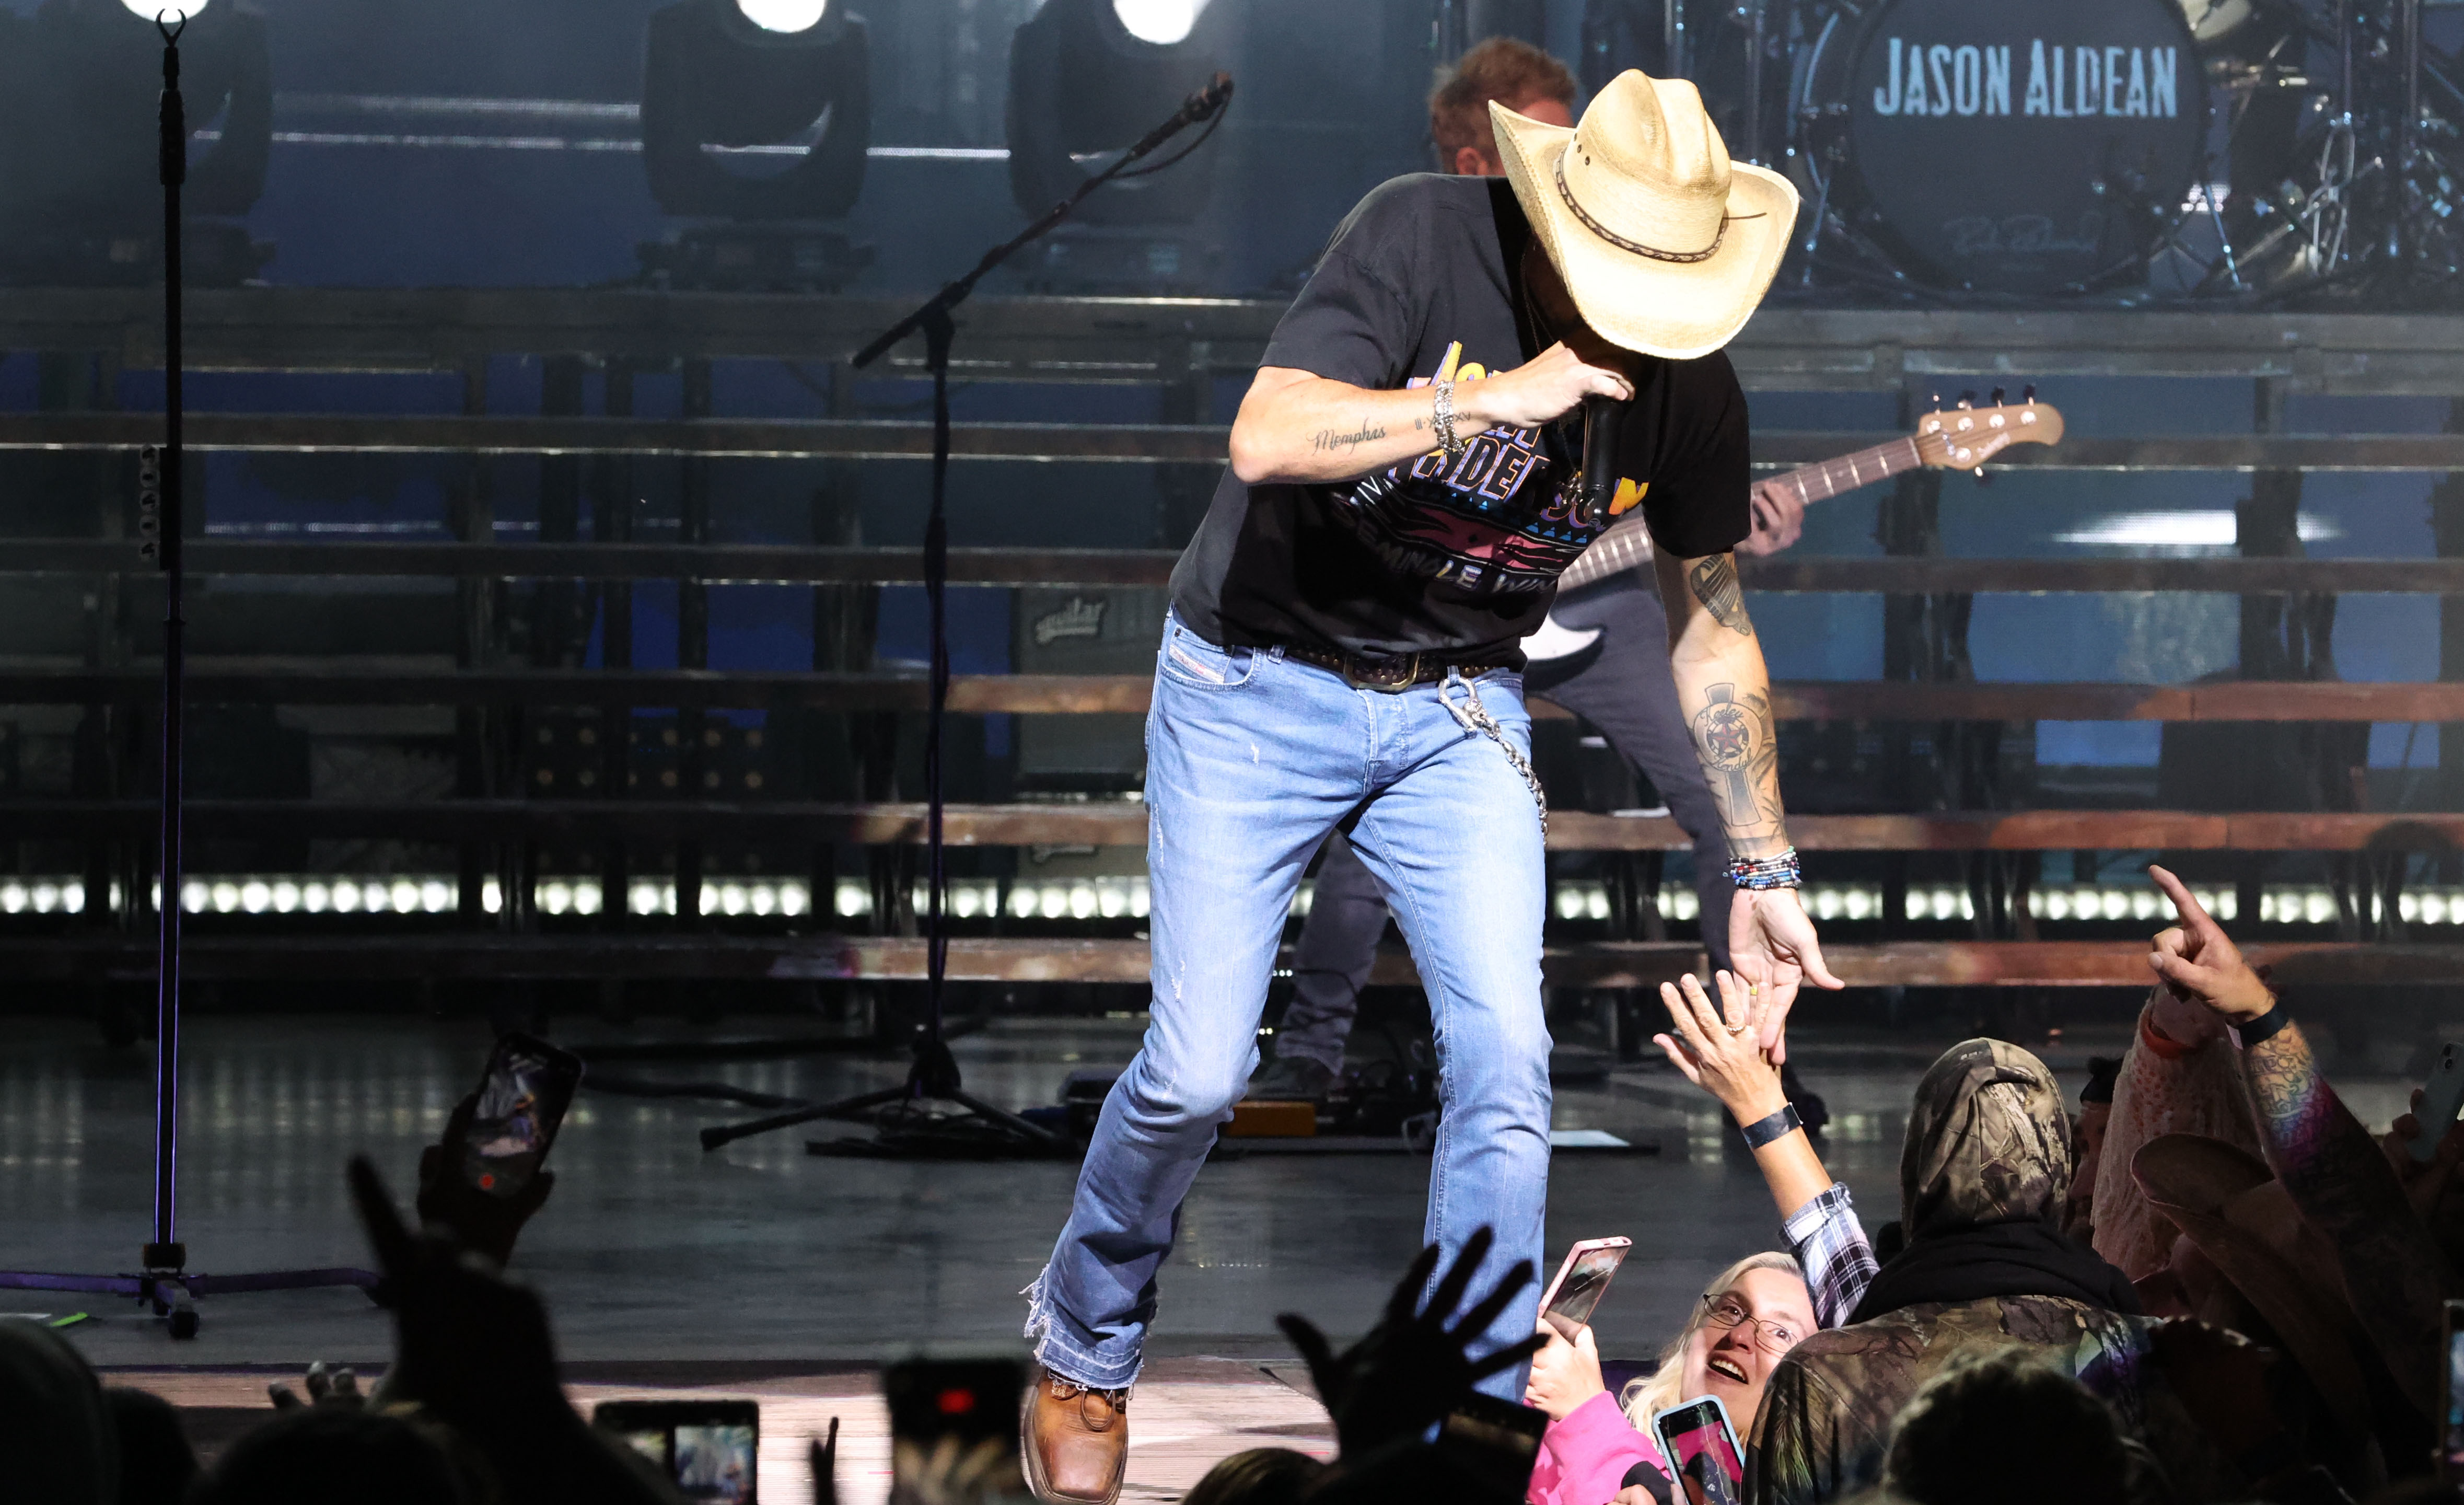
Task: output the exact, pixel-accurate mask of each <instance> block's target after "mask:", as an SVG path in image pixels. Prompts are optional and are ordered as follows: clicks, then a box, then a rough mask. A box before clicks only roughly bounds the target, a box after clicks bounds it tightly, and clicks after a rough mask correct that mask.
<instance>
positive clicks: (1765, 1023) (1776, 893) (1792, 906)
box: [1728, 888, 1847, 1065]
mask: <svg viewBox="0 0 2464 1505" xmlns="http://www.w3.org/2000/svg"><path fill="white" fill-rule="evenodd" d="M1728 962H1729V964H1730V965H1731V966H1733V967H1734V968H1736V971H1737V975H1738V976H1739V977H1741V978H1743V979H1744V980H1745V982H1746V984H1747V985H1748V987H1749V989H1750V990H1751V991H1753V992H1756V993H1759V994H1761V995H1763V996H1764V997H1767V998H1768V999H1769V1001H1770V1002H1769V1005H1768V1007H1767V1010H1766V1012H1765V1013H1764V1016H1763V1019H1762V1024H1761V1028H1760V1029H1759V1030H1758V1031H1757V1034H1756V1038H1757V1039H1758V1040H1759V1041H1760V1043H1761V1045H1762V1048H1763V1049H1764V1050H1765V1051H1769V1052H1771V1063H1772V1064H1773V1065H1777V1064H1779V1063H1780V1062H1782V1061H1785V1060H1787V1059H1788V1037H1787V1034H1786V1033H1785V1030H1786V1027H1787V1025H1788V1011H1789V1008H1790V1007H1791V1006H1793V1004H1795V1002H1796V990H1797V987H1798V986H1799V985H1801V984H1804V983H1806V982H1811V983H1813V984H1814V985H1815V986H1816V987H1827V988H1840V987H1846V986H1847V984H1845V983H1843V982H1841V981H1839V979H1837V978H1836V977H1834V976H1832V975H1831V968H1830V967H1828V966H1826V965H1825V964H1823V961H1822V942H1821V940H1820V938H1818V937H1816V936H1815V933H1814V920H1813V919H1812V918H1810V917H1808V916H1807V914H1806V913H1805V904H1804V902H1803V900H1801V899H1800V898H1799V897H1798V896H1797V892H1796V890H1794V889H1791V888H1779V889H1739V890H1737V898H1736V902H1735V903H1733V904H1730V905H1729V906H1728Z"/></svg>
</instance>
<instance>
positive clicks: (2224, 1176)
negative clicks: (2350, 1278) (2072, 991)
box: [2130, 1134, 2367, 1429]
mask: <svg viewBox="0 0 2464 1505" xmlns="http://www.w3.org/2000/svg"><path fill="white" fill-rule="evenodd" d="M2130 1177H2131V1179H2132V1180H2133V1181H2135V1182H2137V1183H2138V1184H2139V1189H2140V1190H2141V1191H2142V1192H2144V1193H2145V1195H2146V1197H2147V1200H2148V1202H2149V1203H2150V1204H2151V1205H2153V1206H2155V1208H2156V1209H2157V1210H2158V1211H2160V1212H2162V1213H2164V1214H2165V1216H2167V1218H2170V1219H2171V1220H2172V1221H2173V1224H2174V1226H2175V1227H2177V1228H2180V1229H2181V1230H2182V1231H2183V1233H2185V1234H2186V1235H2188V1236H2189V1240H2190V1242H2191V1243H2192V1244H2194V1245H2196V1246H2197V1247H2198V1250H2199V1252H2200V1253H2202V1254H2205V1255H2206V1256H2207V1257H2208V1260H2209V1262H2210V1263H2211V1264H2213V1265H2214V1266H2215V1267H2216V1269H2217V1270H2219V1271H2221V1272H2223V1273H2224V1276H2225V1278H2226V1279H2227V1280H2230V1281H2232V1282H2233V1289H2234V1290H2236V1291H2239V1292H2240V1293H2241V1294H2242V1295H2243V1297H2244V1298H2246V1299H2247V1300H2248V1301H2249V1302H2250V1304H2251V1305H2252V1306H2254V1307H2256V1308H2257V1309H2258V1315H2259V1316H2260V1317H2265V1318H2266V1319H2267V1324H2268V1325H2269V1326H2270V1327H2273V1328H2274V1329H2276V1334H2277V1337H2278V1338H2280V1339H2283V1340H2284V1346H2285V1347H2287V1348H2290V1349H2291V1350H2293V1357H2294V1358H2295V1359H2296V1360H2298V1361H2299V1362H2300V1364H2301V1367H2302V1368H2303V1369H2304V1370H2306V1371H2307V1372H2308V1373H2309V1376H2310V1383H2312V1384H2313V1385H2314V1386H2315V1387H2317V1389H2318V1391H2319V1394H2320V1396H2321V1399H2323V1400H2324V1401H2326V1403H2327V1405H2328V1407H2329V1409H2331V1410H2333V1411H2334V1412H2335V1414H2336V1418H2337V1420H2338V1421H2340V1422H2342V1423H2343V1424H2344V1426H2345V1427H2346V1428H2354V1429H2360V1428H2365V1427H2366V1423H2367V1418H2366V1417H2365V1416H2364V1415H2363V1413H2362V1397H2363V1395H2364V1394H2365V1387H2364V1383H2363V1380H2362V1373H2361V1368H2360V1366H2359V1365H2358V1364H2356V1363H2355V1362H2354V1360H2353V1348H2352V1339H2351V1336H2350V1335H2351V1333H2352V1332H2353V1329H2354V1327H2355V1325H2356V1324H2355V1322H2354V1319H2353V1315H2352V1309H2351V1307H2350V1306H2349V1305H2348V1304H2347V1303H2346V1299H2345V1296H2344V1294H2343V1291H2344V1285H2343V1274H2342V1273H2340V1272H2339V1270H2338V1269H2337V1265H2336V1256H2335V1251H2334V1250H2332V1249H2330V1248H2328V1247H2327V1246H2326V1244H2325V1241H2324V1240H2323V1239H2322V1238H2321V1237H2320V1235H2319V1234H2317V1233H2316V1232H2315V1231H2313V1230H2312V1228H2310V1226H2309V1224H2308V1223H2306V1222H2304V1221H2303V1220H2302V1217H2301V1214H2300V1211H2299V1209H2298V1208H2296V1207H2295V1206H2293V1199H2292V1196H2291V1195H2290V1194H2289V1193H2288V1192H2286V1191H2285V1189H2284V1187H2283V1185H2282V1184H2280V1183H2278V1182H2277V1179H2276V1173H2275V1172H2274V1171H2271V1170H2269V1169H2268V1168H2267V1162H2265V1161H2262V1160H2260V1159H2259V1158H2258V1157H2257V1156H2255V1155H2253V1154H2252V1153H2250V1151H2248V1150H2245V1149H2243V1148H2242V1147H2241V1146H2239V1145H2237V1144H2228V1143H2226V1142H2225V1141H2224V1140H2211V1139H2209V1138H2208V1137H2207V1136H2205V1135H2201V1134H2167V1135H2160V1136H2159V1137H2157V1138H2155V1139H2152V1140H2148V1141H2147V1142H2146V1143H2145V1144H2144V1145H2142V1146H2140V1150H2139V1153H2138V1154H2137V1155H2135V1156H2133V1157H2131V1161H2130Z"/></svg>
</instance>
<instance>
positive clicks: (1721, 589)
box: [1685, 554, 1754, 637]
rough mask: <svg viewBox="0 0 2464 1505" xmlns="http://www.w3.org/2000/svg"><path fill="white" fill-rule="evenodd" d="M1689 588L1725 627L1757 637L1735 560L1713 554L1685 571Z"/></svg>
mask: <svg viewBox="0 0 2464 1505" xmlns="http://www.w3.org/2000/svg"><path fill="white" fill-rule="evenodd" d="M1685 585H1686V587H1687V588H1688V589H1690V590H1692V591H1693V592H1694V599H1695V600H1697V601H1700V602H1701V603H1703V609H1704V610H1705V611H1708V612H1710V613H1711V616H1712V619H1713V620H1714V621H1716V622H1718V623H1719V624H1720V625H1721V626H1722V627H1725V628H1727V630H1728V631H1731V632H1735V633H1738V634H1739V635H1741V636H1744V637H1751V636H1753V635H1754V624H1753V622H1752V620H1751V619H1749V617H1748V616H1747V615H1746V593H1745V591H1744V590H1743V589H1741V588H1740V587H1738V585H1737V562H1736V560H1735V559H1733V558H1732V557H1730V556H1729V555H1727V554H1714V555H1712V556H1711V557H1710V558H1708V559H1706V560H1704V561H1703V562H1702V563H1700V564H1696V565H1695V566H1694V567H1693V568H1692V569H1690V570H1687V571H1686V572H1685Z"/></svg>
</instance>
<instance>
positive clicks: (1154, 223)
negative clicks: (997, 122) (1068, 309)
mask: <svg viewBox="0 0 2464 1505" xmlns="http://www.w3.org/2000/svg"><path fill="white" fill-rule="evenodd" d="M1230 9H1231V8H1230V7H1222V8H1220V9H1219V8H1216V7H1213V6H1209V5H1206V4H1204V3H1202V0H1046V3H1045V6H1044V8H1043V9H1042V10H1041V11H1037V12H1036V13H1035V14H1034V15H1033V16H1032V17H1031V18H1029V19H1028V20H1027V21H1026V22H1025V24H1023V25H1022V26H1021V27H1020V28H1019V29H1018V31H1017V33H1016V34H1015V35H1013V36H1012V37H1011V39H1010V52H1009V183H1010V196H1011V197H1012V198H1013V199H1015V200H1016V201H1017V203H1018V207H1019V209H1020V210H1022V211H1023V212H1024V213H1027V214H1030V215H1034V214H1042V213H1043V212H1044V211H1045V210H1048V209H1050V208H1051V207H1052V206H1053V205H1054V204H1056V203H1058V202H1060V201H1061V200H1062V199H1065V198H1067V197H1068V196H1069V195H1070V194H1071V193H1073V192H1075V191H1076V190H1077V188H1078V187H1079V185H1081V184H1083V183H1085V182H1086V181H1087V179H1088V177H1089V175H1091V174H1092V173H1095V172H1100V171H1102V170H1103V169H1104V168H1105V167H1106V166H1110V165H1111V163H1112V162H1113V161H1114V160H1115V159H1116V158H1117V157H1118V156H1119V154H1120V153H1121V152H1122V151H1123V150H1124V149H1126V148H1127V147H1128V146H1129V145H1130V144H1131V143H1133V142H1135V141H1136V140H1137V139H1138V138H1140V137H1141V136H1144V135H1145V134H1146V133H1147V132H1148V131H1150V130H1153V129H1154V128H1155V126H1157V125H1159V124H1161V123H1162V122H1164V121H1165V120H1166V119H1168V118H1169V117H1170V116H1171V115H1172V113H1173V112H1174V111H1175V110H1177V109H1178V108H1180V105H1181V102H1182V101H1183V100H1186V99H1188V98H1189V96H1191V95H1192V94H1195V93H1197V92H1198V91H1199V89H1201V88H1203V87H1204V86H1205V85H1206V83H1207V81H1208V80H1209V79H1210V78H1212V77H1214V75H1215V73H1216V71H1217V69H1218V67H1219V66H1220V64H1219V58H1220V56H1221V53H1222V52H1223V50H1224V48H1223V43H1224V34H1223V27H1222V24H1221V23H1220V22H1214V21H1209V20H1208V19H1207V17H1208V16H1210V15H1214V16H1220V15H1221V14H1222V13H1223V12H1224V11H1229V10H1230ZM1205 128H1206V127H1203V126H1201V127H1199V129H1201V130H1203V129H1205ZM1197 139H1198V138H1197V137H1196V136H1195V135H1191V136H1185V137H1182V138H1180V139H1178V140H1176V141H1174V142H1171V143H1169V144H1166V145H1165V146H1164V147H1163V148H1162V149H1161V150H1160V151H1159V152H1158V153H1157V154H1156V157H1155V159H1153V161H1154V163H1155V164H1161V163H1165V162H1170V161H1171V160H1172V159H1173V157H1174V156H1175V155H1176V154H1177V153H1179V152H1181V151H1183V150H1186V149H1189V148H1190V147H1191V146H1192V145H1193V144H1194V143H1195V142H1196V141H1197ZM1220 155H1221V151H1220V149H1219V148H1218V147H1216V146H1213V145H1206V146H1199V147H1197V148H1196V149H1195V150H1194V151H1192V152H1191V155H1190V157H1189V160H1188V161H1186V162H1179V163H1177V164H1174V165H1173V166H1165V167H1162V168H1161V170H1158V171H1155V172H1153V173H1149V174H1147V175H1145V176H1128V177H1123V178H1120V179H1116V180H1114V181H1113V182H1112V183H1111V184H1110V185H1108V186H1107V187H1106V188H1104V189H1103V190H1102V191H1101V192H1099V193H1096V194H1095V195H1094V196H1092V197H1091V198H1089V199H1088V200H1087V202H1085V203H1084V204H1082V205H1080V206H1079V207H1078V210H1077V212H1076V214H1075V215H1074V216H1072V218H1071V220H1070V222H1069V223H1067V224H1065V225H1063V226H1062V227H1061V229H1060V230H1059V231H1057V232H1054V233H1053V234H1052V235H1051V236H1049V237H1048V238H1046V239H1045V241H1044V242H1042V243H1041V244H1040V245H1038V246H1037V247H1036V248H1035V249H1034V250H1033V251H1031V252H1029V253H1028V254H1027V255H1025V256H1023V257H1022V258H1021V261H1022V262H1023V265H1022V266H1021V267H1020V271H1021V273H1022V275H1023V277H1025V279H1026V281H1027V282H1028V283H1029V284H1030V285H1031V286H1034V287H1037V288H1039V289H1044V290H1050V291H1055V292H1169V291H1182V290H1194V289H1197V288H1200V287H1202V286H1204V285H1205V284H1206V283H1207V282H1208V281H1210V280H1211V278H1212V276H1213V273H1214V269H1215V266H1216V264H1217V261H1218V259H1219V254H1218V252H1217V251H1216V249H1215V247H1214V245H1213V243H1212V238H1211V237H1201V236H1199V235H1198V234H1197V233H1196V232H1193V231H1191V230H1188V229H1186V228H1184V227H1187V226H1189V225H1190V224H1191V223H1192V222H1193V221H1195V220H1196V219H1197V218H1198V217H1199V214H1200V213H1201V212H1203V211H1204V210H1205V208H1206V204H1207V200H1208V198H1209V197H1210V196H1211V195H1212V193H1213V192H1214V188H1215V161H1216V158H1217V157H1219V156H1220ZM1139 170H1142V168H1141V169H1133V172H1135V171H1139Z"/></svg>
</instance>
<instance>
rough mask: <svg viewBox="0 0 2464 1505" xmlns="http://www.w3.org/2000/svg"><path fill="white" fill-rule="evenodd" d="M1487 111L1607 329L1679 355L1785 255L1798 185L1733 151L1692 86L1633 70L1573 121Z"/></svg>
mask: <svg viewBox="0 0 2464 1505" xmlns="http://www.w3.org/2000/svg"><path fill="white" fill-rule="evenodd" d="M1488 115H1489V120H1490V122H1492V123H1493V124H1494V125H1495V126H1496V128H1497V152H1498V155H1499V156H1500V157H1501V158H1503V159H1504V160H1505V163H1506V176H1507V179H1508V180H1509V181H1510V182H1511V183H1512V184H1513V185H1514V196H1515V198H1516V199H1517V200H1519V201H1520V202H1521V203H1522V205H1523V212H1524V214H1525V215H1526V217H1528V218H1529V220H1530V221H1531V226H1532V228H1533V229H1534V230H1535V231H1537V232H1539V235H1540V244H1541V245H1542V246H1543V247H1544V248H1546V249H1547V251H1548V253H1549V259H1550V260H1551V262H1552V263H1554V264H1555V266H1556V268H1557V274H1558V276H1560V277H1563V278H1565V282H1566V288H1567V291H1569V292H1571V293H1572V294H1573V296H1574V306H1575V307H1576V308H1578V309H1580V310H1581V311H1582V315H1583V321H1584V322H1585V323H1588V324H1590V325H1591V326H1592V327H1593V328H1594V329H1595V330H1597V331H1599V333H1600V335H1601V337H1602V338H1604V339H1606V340H1608V341H1609V342H1610V343H1613V344H1617V345H1622V346H1623V347H1625V348H1626V349H1629V350H1639V351H1641V352H1642V353H1643V354H1645V355H1657V356H1665V357H1667V358H1668V359H1670V360H1677V361H1688V360H1692V359H1693V358H1694V357H1696V356H1701V355H1708V354H1710V353H1711V352H1712V351H1714V350H1717V349H1718V348H1720V347H1721V346H1722V345H1724V344H1727V343H1728V341H1729V339H1730V337H1732V336H1733V335H1735V334H1736V332H1737V331H1738V330H1740V329H1742V328H1744V327H1745V323H1746V321H1747V320H1748V319H1749V318H1750V317H1751V316H1752V314H1753V311H1754V305H1755V304H1757V303H1759V302H1761V301H1762V298H1763V293H1764V291H1765V290H1766V289H1768V288H1769V287H1770V286H1771V277H1772V275H1773V274H1774V273H1776V272H1778V271H1779V262H1780V257H1781V256H1782V255H1785V254H1786V253H1787V251H1788V240H1789V232H1790V231H1791V230H1792V229H1793V227H1794V225H1795V224H1796V189H1795V188H1794V187H1793V185H1791V184H1790V182H1789V181H1788V180H1787V179H1786V178H1784V177H1781V176H1780V175H1779V174H1778V173H1776V172H1772V171H1771V170H1769V169H1767V168H1763V167H1756V166H1749V165H1747V164H1745V163H1731V162H1730V161H1729V160H1728V148H1727V145H1726V144H1723V143H1722V142H1721V140H1720V129H1719V127H1718V126H1716V125H1713V124H1712V123H1711V117H1710V116H1708V115H1706V114H1705V113H1704V110H1703V97H1702V96H1701V95H1700V94H1697V93H1696V92H1695V90H1694V86H1693V85H1692V84H1690V83H1687V82H1686V81H1685V80H1684V79H1683V78H1653V77H1647V76H1645V75H1643V74H1641V73H1639V72H1634V71H1631V70H1629V71H1628V72H1625V73H1622V74H1619V75H1617V77H1616V78H1614V79H1612V80H1611V81H1610V83H1609V85H1608V87H1607V88H1605V89H1602V90H1601V91H1600V92H1599V94H1598V95H1597V96H1596V97H1595V98H1594V99H1593V100H1592V102H1591V105H1590V107H1589V108H1587V109H1585V110H1584V111H1583V118H1582V120H1581V121H1580V122H1576V124H1575V126H1574V128H1573V130H1567V129H1566V128H1565V127H1563V126H1559V125H1544V124H1542V123H1541V122H1538V121H1534V120H1529V119H1526V118H1525V117H1523V116H1520V115H1517V114H1515V113H1514V112H1513V111H1512V110H1509V109H1507V108H1506V107H1505V106H1504V105H1502V104H1498V103H1495V102H1494V101H1492V102H1491V103H1490V105H1489V107H1488Z"/></svg>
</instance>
